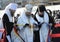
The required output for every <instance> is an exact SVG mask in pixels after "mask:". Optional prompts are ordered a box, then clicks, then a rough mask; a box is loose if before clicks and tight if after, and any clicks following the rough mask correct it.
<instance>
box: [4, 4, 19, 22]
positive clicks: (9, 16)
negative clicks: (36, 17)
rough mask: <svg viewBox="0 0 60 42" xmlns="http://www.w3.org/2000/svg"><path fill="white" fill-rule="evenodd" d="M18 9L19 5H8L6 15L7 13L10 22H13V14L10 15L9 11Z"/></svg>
mask: <svg viewBox="0 0 60 42" xmlns="http://www.w3.org/2000/svg"><path fill="white" fill-rule="evenodd" d="M17 7H18V5H17V4H15V3H10V4H9V5H7V6H6V8H5V11H4V13H6V14H7V15H8V18H9V21H10V22H12V21H13V17H12V16H11V13H10V11H9V9H11V10H16V9H17Z"/></svg>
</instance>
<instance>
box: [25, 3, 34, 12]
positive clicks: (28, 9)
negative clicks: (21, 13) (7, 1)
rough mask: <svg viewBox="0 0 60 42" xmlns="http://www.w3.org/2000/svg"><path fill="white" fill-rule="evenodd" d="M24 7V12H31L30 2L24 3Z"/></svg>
mask: <svg viewBox="0 0 60 42" xmlns="http://www.w3.org/2000/svg"><path fill="white" fill-rule="evenodd" d="M25 8H26V12H31V11H32V8H33V6H32V5H31V4H27V5H25Z"/></svg>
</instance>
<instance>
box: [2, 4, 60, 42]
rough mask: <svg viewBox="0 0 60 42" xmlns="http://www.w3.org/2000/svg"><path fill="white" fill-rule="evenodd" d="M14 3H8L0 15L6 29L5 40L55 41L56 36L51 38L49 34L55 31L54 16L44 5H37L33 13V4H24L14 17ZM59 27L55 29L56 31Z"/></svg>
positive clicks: (14, 41) (17, 41)
mask: <svg viewBox="0 0 60 42" xmlns="http://www.w3.org/2000/svg"><path fill="white" fill-rule="evenodd" d="M17 8H18V5H17V4H16V3H10V4H9V5H7V6H6V8H5V10H4V15H3V17H2V23H3V27H4V29H5V30H6V42H57V40H58V41H60V40H59V37H58V38H56V39H55V38H51V37H50V34H52V33H56V32H55V31H56V29H54V28H55V27H54V25H55V22H54V18H53V17H52V16H51V15H50V14H51V13H49V12H48V11H47V10H46V8H45V6H44V5H38V8H37V10H36V13H35V14H32V13H31V12H32V8H33V6H32V5H31V4H26V5H25V9H24V11H22V10H21V11H22V13H20V12H18V15H17V16H16V17H15V16H14V15H15V12H16V9H17ZM58 31H59V29H57V32H58Z"/></svg>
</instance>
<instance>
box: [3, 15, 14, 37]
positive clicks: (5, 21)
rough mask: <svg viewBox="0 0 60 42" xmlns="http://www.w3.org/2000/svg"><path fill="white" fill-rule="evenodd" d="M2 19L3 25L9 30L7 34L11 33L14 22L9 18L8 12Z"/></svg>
mask: <svg viewBox="0 0 60 42" xmlns="http://www.w3.org/2000/svg"><path fill="white" fill-rule="evenodd" d="M2 20H3V26H4V28H5V29H6V31H7V35H10V33H11V31H12V28H13V24H14V23H13V22H10V21H9V18H8V16H7V15H6V14H4V15H3V18H2ZM10 36H11V35H10Z"/></svg>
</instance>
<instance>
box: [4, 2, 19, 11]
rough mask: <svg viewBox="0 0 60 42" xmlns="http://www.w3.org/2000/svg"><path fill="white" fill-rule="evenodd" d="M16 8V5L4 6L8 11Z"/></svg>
mask: <svg viewBox="0 0 60 42" xmlns="http://www.w3.org/2000/svg"><path fill="white" fill-rule="evenodd" d="M17 7H18V5H17V4H16V3H10V4H9V5H7V6H6V8H5V9H7V10H9V9H12V10H16V9H17Z"/></svg>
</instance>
